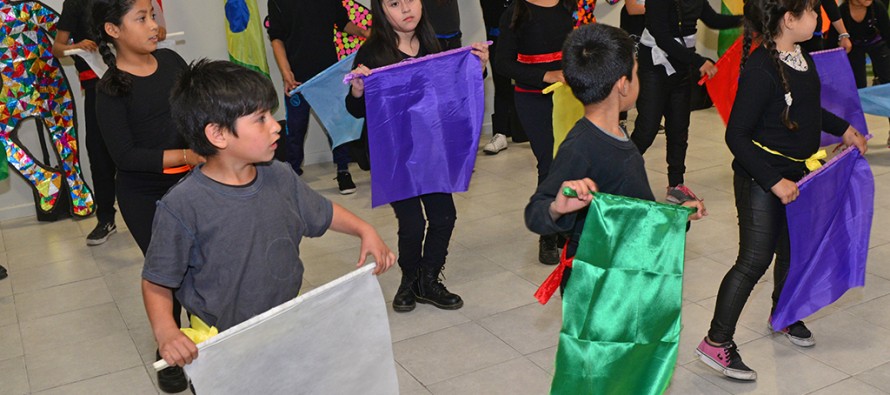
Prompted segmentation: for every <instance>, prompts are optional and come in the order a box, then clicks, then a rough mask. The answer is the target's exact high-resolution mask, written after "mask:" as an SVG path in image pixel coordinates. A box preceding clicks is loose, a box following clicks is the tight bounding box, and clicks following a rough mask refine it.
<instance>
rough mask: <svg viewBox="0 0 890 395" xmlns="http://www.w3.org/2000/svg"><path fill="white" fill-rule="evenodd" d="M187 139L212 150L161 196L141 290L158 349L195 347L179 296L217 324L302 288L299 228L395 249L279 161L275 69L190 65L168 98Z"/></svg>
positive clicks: (388, 256)
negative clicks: (177, 315) (179, 317)
mask: <svg viewBox="0 0 890 395" xmlns="http://www.w3.org/2000/svg"><path fill="white" fill-rule="evenodd" d="M170 101H171V108H172V112H173V118H174V120H175V121H176V123H177V126H178V127H179V130H180V132H181V133H182V134H183V135H184V136H185V138H186V140H187V141H188V143H189V146H190V147H191V149H192V150H194V151H195V152H196V153H198V154H199V155H202V156H203V157H205V158H206V163H204V164H202V165H199V166H198V167H197V168H195V169H194V170H192V172H191V174H189V175H188V176H186V177H185V178H184V179H183V180H182V181H181V182H179V183H178V184H177V185H176V186H174V187H173V188H171V189H170V191H169V192H167V194H166V195H165V196H164V197H163V198H162V199H161V201H160V202H158V210H157V212H156V214H155V218H154V225H153V227H152V239H151V240H152V241H151V245H150V246H149V248H148V252H147V253H146V256H145V266H144V268H143V270H142V296H143V299H144V300H145V310H146V312H147V313H148V318H149V321H151V327H152V331H153V332H154V335H155V339H156V340H157V342H158V348H159V351H160V355H161V357H162V358H164V359H165V360H166V361H167V363H168V364H170V365H171V366H172V365H178V366H183V365H185V364H188V363H191V361H192V360H193V359H194V358H196V357H197V356H198V349H197V347H196V346H195V344H194V343H193V342H192V341H191V340H190V339H189V338H188V337H186V336H185V335H183V334H182V332H180V330H179V328H178V327H177V325H176V324H175V323H174V321H173V317H172V315H171V314H170V312H171V311H172V307H171V306H172V303H173V296H174V291H175V296H176V298H177V299H179V301H180V302H181V303H182V305H183V306H184V307H185V308H186V310H187V311H188V312H189V313H190V314H193V315H196V316H197V317H198V318H200V319H201V320H202V321H204V322H205V323H207V324H208V325H211V326H216V327H217V329H219V330H220V331H223V330H226V329H228V328H230V327H232V326H234V325H237V324H239V323H241V322H243V321H245V320H247V319H249V318H251V317H253V316H255V315H257V314H260V313H263V312H265V311H266V310H268V309H270V308H272V307H275V306H277V305H279V304H281V303H284V302H286V301H288V300H290V299H293V298H295V297H296V296H297V294H298V293H299V291H300V286H301V284H302V280H303V264H302V262H301V261H300V240H301V239H302V238H303V237H304V236H306V237H318V236H321V235H322V234H324V232H325V231H326V230H327V229H328V228H330V229H333V230H334V231H337V232H342V233H347V234H351V235H354V236H358V237H359V238H360V239H361V253H360V256H359V259H358V265H359V266H361V265H362V264H364V262H365V257H367V256H368V255H372V256H373V257H374V259H375V260H376V261H377V268H376V271H375V273H377V274H379V273H382V272H384V271H386V270H387V269H389V268H390V267H391V266H392V264H393V263H394V262H395V255H394V254H393V253H392V252H391V251H390V249H389V247H387V246H386V244H384V243H383V240H381V239H380V236H379V235H378V234H377V231H375V230H374V228H373V227H372V226H371V225H369V224H368V223H367V222H365V221H363V220H361V219H360V218H358V217H357V216H355V215H354V214H352V213H351V212H349V211H348V210H346V209H345V208H343V207H341V206H339V205H337V204H336V203H332V202H331V201H329V200H328V199H326V198H324V197H322V196H321V195H319V194H318V193H316V192H315V191H313V190H312V189H310V188H309V187H308V186H307V185H306V184H305V183H304V182H303V181H302V180H301V179H300V178H299V177H298V176H297V174H296V173H295V172H294V171H293V169H291V168H290V166H288V165H286V164H284V163H282V162H277V161H272V156H273V154H274V153H275V147H276V144H275V142H276V141H277V140H278V138H279V132H280V130H281V128H280V127H279V125H278V122H277V121H275V119H274V118H273V117H272V114H271V110H272V109H274V108H275V107H277V105H278V99H277V95H276V93H275V88H274V87H273V86H272V83H271V82H270V81H269V79H268V78H266V77H265V76H263V75H261V74H260V73H257V72H255V71H251V70H248V69H246V68H244V67H241V66H238V65H235V64H234V63H230V62H226V61H207V60H202V61H199V62H197V63H196V64H193V65H191V66H190V67H189V68H188V69H187V70H186V71H184V72H183V73H182V75H181V76H180V78H179V81H178V82H177V84H176V86H175V87H174V88H173V93H172V95H171V98H170Z"/></svg>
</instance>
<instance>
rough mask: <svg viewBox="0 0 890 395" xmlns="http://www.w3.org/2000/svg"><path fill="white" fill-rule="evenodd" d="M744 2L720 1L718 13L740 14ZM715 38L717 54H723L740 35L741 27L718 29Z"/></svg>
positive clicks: (737, 0)
mask: <svg viewBox="0 0 890 395" xmlns="http://www.w3.org/2000/svg"><path fill="white" fill-rule="evenodd" d="M744 5H745V3H744V2H743V1H742V0H723V1H721V2H720V13H721V14H724V15H742V13H743V10H742V7H744ZM719 34H720V35H719V37H718V39H717V56H723V53H724V52H726V50H727V49H729V47H731V46H732V44H733V43H734V42H735V40H736V39H737V38H739V36H741V35H742V28H740V27H737V28H735V29H726V30H720V33H719Z"/></svg>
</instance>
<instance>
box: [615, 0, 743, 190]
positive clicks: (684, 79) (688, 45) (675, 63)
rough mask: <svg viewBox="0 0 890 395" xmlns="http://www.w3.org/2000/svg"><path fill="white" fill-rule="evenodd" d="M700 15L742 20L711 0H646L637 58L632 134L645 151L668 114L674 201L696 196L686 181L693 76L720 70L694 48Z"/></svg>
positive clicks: (721, 23) (728, 22) (718, 25)
mask: <svg viewBox="0 0 890 395" xmlns="http://www.w3.org/2000/svg"><path fill="white" fill-rule="evenodd" d="M631 1H633V0H631ZM699 19H701V20H702V22H704V23H705V24H706V25H707V26H708V27H711V28H714V29H729V28H733V27H737V26H738V25H739V24H740V23H741V17H740V16H733V15H720V14H718V13H717V12H715V11H714V9H713V8H711V6H710V4H708V2H707V0H647V1H646V21H645V22H646V25H645V26H646V28H645V29H644V30H643V34H642V37H641V38H640V44H641V45H640V46H639V54H638V57H637V59H638V60H639V63H640V66H639V68H640V69H639V73H638V74H639V78H640V97H639V99H637V119H636V121H635V122H634V131H633V134H632V135H631V139H632V140H633V142H634V144H636V146H637V148H638V149H639V150H640V153H645V152H646V150H647V149H649V147H650V146H651V145H652V142H653V141H654V140H655V136H656V134H657V133H658V126H659V125H660V124H661V118H662V117H664V134H665V139H666V142H667V144H666V145H667V158H666V159H667V165H668V167H667V171H668V190H667V197H668V201H669V202H672V203H681V202H683V201H686V200H690V199H695V198H696V197H695V194H694V193H692V191H690V190H689V189H688V188H687V187H685V186H684V185H683V181H684V180H683V176H684V174H685V173H686V148H687V146H688V144H687V141H688V140H689V113H690V111H691V110H690V103H689V100H690V94H691V85H690V84H691V82H690V79H691V78H692V77H691V75H692V74H696V75H708V76H713V75H714V73H716V72H717V68H716V67H714V63H713V62H712V61H711V60H708V59H705V58H704V57H702V56H701V55H699V54H697V53H695V34H696V31H697V30H698V29H697V27H696V23H697V22H698V20H699ZM695 71H697V72H695Z"/></svg>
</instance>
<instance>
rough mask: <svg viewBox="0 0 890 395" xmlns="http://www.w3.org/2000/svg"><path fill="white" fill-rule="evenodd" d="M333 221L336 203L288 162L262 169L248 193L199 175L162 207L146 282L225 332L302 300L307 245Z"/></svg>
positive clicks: (169, 196) (193, 175)
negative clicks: (308, 239) (303, 258)
mask: <svg viewBox="0 0 890 395" xmlns="http://www.w3.org/2000/svg"><path fill="white" fill-rule="evenodd" d="M332 217H333V206H332V205H331V202H330V201H329V200H328V199H326V198H324V197H322V196H321V195H319V194H318V193H317V192H315V191H313V190H312V189H310V188H309V186H307V185H306V184H305V183H304V182H303V181H302V180H301V179H300V178H299V177H298V176H297V174H296V173H295V172H294V171H293V169H291V168H290V166H289V165H287V164H284V163H282V162H278V161H273V162H271V163H268V164H261V165H257V176H256V179H254V181H253V182H252V183H250V184H248V185H245V186H228V185H223V184H220V183H218V182H216V181H213V180H212V179H210V178H207V176H205V175H204V174H203V173H202V172H201V168H200V167H199V168H197V169H195V170H194V171H192V172H191V174H189V175H188V176H186V177H185V178H184V179H183V180H182V181H181V182H180V183H179V184H177V185H176V186H174V187H173V188H171V189H170V191H168V192H167V194H166V195H165V196H164V197H163V198H162V199H161V200H160V201H159V202H158V209H157V212H156V213H155V218H154V225H152V236H151V245H150V246H149V248H148V252H147V253H146V255H145V266H144V267H143V269H142V278H144V279H146V280H148V281H151V282H153V283H155V284H158V285H161V286H164V287H168V288H173V289H175V295H176V298H177V299H179V301H180V302H181V303H182V305H183V306H184V307H185V309H186V310H187V311H188V312H189V313H191V314H195V315H197V316H198V317H200V318H201V319H202V320H203V321H204V322H206V323H207V324H208V325H215V326H216V327H217V328H218V329H219V330H220V331H223V330H226V329H227V328H230V327H232V326H234V325H237V324H239V323H241V322H243V321H245V320H247V319H249V318H251V317H253V316H255V315H257V314H260V313H263V312H265V311H266V310H268V309H270V308H272V307H275V306H277V305H279V304H281V303H284V302H286V301H288V300H290V299H293V298H295V297H296V296H297V293H299V291H300V286H301V285H302V282H303V263H302V261H300V240H301V239H302V238H303V237H304V236H306V237H318V236H321V235H322V234H324V232H325V231H326V230H327V229H328V228H329V227H330V226H331V219H332Z"/></svg>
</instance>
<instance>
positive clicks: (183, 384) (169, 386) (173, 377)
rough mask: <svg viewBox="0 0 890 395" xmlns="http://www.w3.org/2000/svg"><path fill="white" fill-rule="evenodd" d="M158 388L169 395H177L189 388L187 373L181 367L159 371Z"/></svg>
mask: <svg viewBox="0 0 890 395" xmlns="http://www.w3.org/2000/svg"><path fill="white" fill-rule="evenodd" d="M158 388H160V389H161V391H164V392H166V393H168V394H176V393H179V392H182V391H185V390H187V389H188V388H189V381H188V380H187V379H186V378H185V371H184V370H182V368H180V367H179V366H171V367H169V368H165V369H162V370H159V371H158Z"/></svg>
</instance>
